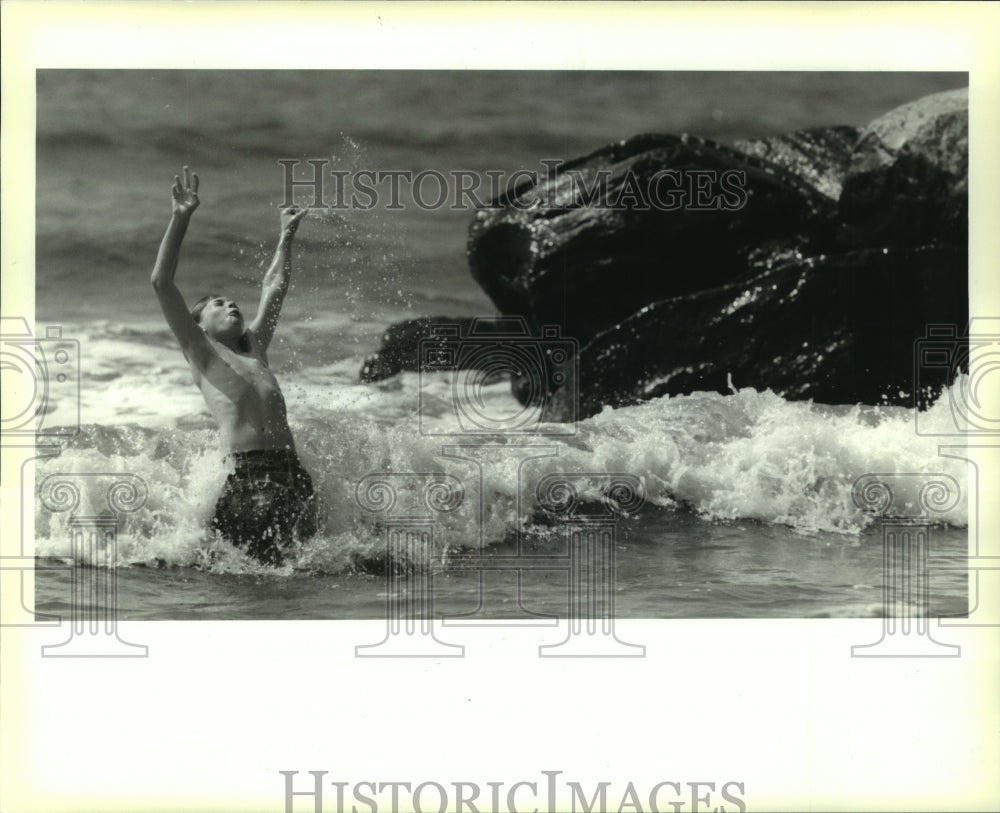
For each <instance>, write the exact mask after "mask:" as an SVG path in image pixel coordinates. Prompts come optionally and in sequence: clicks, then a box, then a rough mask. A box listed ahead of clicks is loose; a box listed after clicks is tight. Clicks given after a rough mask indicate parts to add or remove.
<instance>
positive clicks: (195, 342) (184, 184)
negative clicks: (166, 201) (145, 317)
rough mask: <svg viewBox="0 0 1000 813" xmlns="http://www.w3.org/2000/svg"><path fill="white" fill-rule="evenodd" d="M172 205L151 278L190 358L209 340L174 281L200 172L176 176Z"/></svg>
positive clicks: (185, 352)
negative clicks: (192, 315) (192, 316)
mask: <svg viewBox="0 0 1000 813" xmlns="http://www.w3.org/2000/svg"><path fill="white" fill-rule="evenodd" d="M170 191H171V195H172V197H173V206H172V211H171V214H170V224H169V225H168V226H167V232H166V234H164V235H163V241H162V242H161V243H160V251H159V253H158V254H157V255H156V264H155V265H154V266H153V274H152V276H151V277H150V282H151V283H152V285H153V290H154V291H156V298H157V299H158V300H159V302H160V308H161V309H162V310H163V315H164V316H165V317H166V319H167V324H168V325H169V326H170V329H171V330H172V331H173V334H174V336H176V337H177V341H178V342H179V343H180V345H181V350H183V351H184V355H185V356H188V357H189V358H191V357H192V355H199V353H198V351H199V350H201V349H205V350H207V349H208V341H207V339H206V338H205V334H204V332H203V331H202V330H201V328H199V327H198V325H197V324H196V323H195V321H194V319H192V318H191V314H190V313H189V312H188V308H187V304H186V303H185V302H184V297H183V296H181V292H180V291H179V290H178V289H177V286H176V285H175V284H174V274H175V273H176V272H177V260H178V258H179V257H180V251H181V243H182V242H183V241H184V234H185V232H186V231H187V227H188V223H189V222H190V220H191V215H192V214H193V213H194V210H195V209H197V208H198V204H199V203H200V201H199V200H198V176H197V174H194V175H192V174H191V172H190V171H189V170H188V168H187V167H184V179H183V181H182V180H181V177H180V176H179V175H175V176H174V185H173V188H172V189H171V190H170Z"/></svg>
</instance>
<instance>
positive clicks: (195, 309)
mask: <svg viewBox="0 0 1000 813" xmlns="http://www.w3.org/2000/svg"><path fill="white" fill-rule="evenodd" d="M217 296H219V294H209V295H208V296H203V297H202V298H201V299H199V300H198V301H197V302H195V303H194V305H192V306H191V318H192V319H194V321H195V323H197V324H199V325H200V324H201V312H202V311H203V310H205V306H206V305H207V304H208V303H209V302H210V301H211V300H213V299H215V298H216V297H217Z"/></svg>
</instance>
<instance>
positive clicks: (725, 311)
mask: <svg viewBox="0 0 1000 813" xmlns="http://www.w3.org/2000/svg"><path fill="white" fill-rule="evenodd" d="M965 264H966V255H965V252H964V251H963V250H962V249H957V248H954V247H950V246H924V247H920V248H913V249H889V250H883V249H865V250H861V251H855V252H848V253H842V254H834V255H822V256H818V257H810V258H804V259H801V260H796V261H788V262H785V263H784V264H781V265H779V266H777V267H775V268H773V269H772V270H770V271H765V272H764V273H762V274H760V275H759V276H758V277H756V278H754V279H753V280H751V281H750V282H748V283H746V284H743V285H729V286H724V287H721V288H715V289H712V290H709V291H702V292H698V293H696V294H691V295H689V296H685V297H676V298H674V299H670V300H665V301H661V302H658V303H655V304H652V305H650V306H648V307H646V308H643V309H642V310H641V311H640V312H638V313H636V314H634V315H633V316H631V317H630V318H628V319H626V320H624V321H623V322H622V323H621V324H620V325H617V326H613V327H611V328H609V329H607V330H605V331H604V332H602V333H600V334H599V335H598V336H596V337H595V338H594V339H593V340H592V341H591V342H590V343H589V344H588V345H587V346H586V347H584V348H583V349H582V350H581V351H580V354H579V357H578V359H577V361H578V365H579V385H578V389H579V412H577V407H576V405H575V404H574V400H575V397H576V395H575V392H574V388H573V387H572V386H569V387H564V388H562V389H560V390H558V391H557V392H555V393H554V395H553V399H552V401H551V404H550V406H551V411H550V413H549V415H548V416H547V417H548V418H549V419H550V420H569V419H571V418H573V417H574V416H575V415H578V416H579V417H586V416H587V415H591V414H594V413H595V412H599V411H600V409H601V408H602V407H603V406H604V405H606V404H609V405H611V406H621V405H625V404H633V403H637V402H639V401H643V400H647V399H649V398H654V397H657V396H661V395H679V394H687V393H690V392H694V391H717V392H723V393H724V392H727V391H729V376H731V378H732V385H733V386H735V387H737V388H740V387H753V388H755V389H757V390H764V389H771V390H773V391H775V392H777V393H779V394H780V395H782V396H784V397H786V398H789V399H793V400H799V399H814V400H816V401H819V402H822V403H829V404H842V403H859V402H860V403H868V404H877V403H892V404H904V405H912V404H913V397H914V392H915V389H916V388H915V387H914V345H915V341H916V340H917V339H919V338H920V337H921V336H924V335H925V334H926V327H927V325H928V324H931V323H941V322H947V323H954V324H956V325H957V326H959V330H961V326H963V325H964V324H965V323H966V320H967V319H968V301H967V296H966V291H965V289H964V288H963V286H961V285H956V284H955V273H956V269H960V268H962V267H964V266H965ZM570 370H571V368H570V367H567V372H569V371H570ZM944 372H945V371H943V370H940V369H928V370H924V371H922V372H921V373H920V376H921V380H920V383H921V385H923V386H927V385H930V388H931V394H932V393H933V392H934V391H936V390H939V389H940V387H941V385H942V384H943V383H945V382H944V379H943V378H942V375H943V374H944Z"/></svg>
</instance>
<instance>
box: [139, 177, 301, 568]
mask: <svg viewBox="0 0 1000 813" xmlns="http://www.w3.org/2000/svg"><path fill="white" fill-rule="evenodd" d="M171 192H172V196H173V211H172V214H171V217H170V225H169V226H167V233H166V234H165V235H164V237H163V242H162V243H161V244H160V251H159V253H158V254H157V257H156V265H155V266H154V268H153V275H152V278H151V280H150V281H151V282H152V284H153V290H155V291H156V297H157V299H159V301H160V307H161V308H162V310H163V315H164V316H165V317H166V319H167V324H168V325H169V326H170V329H171V330H172V331H173V334H174V336H176V337H177V341H178V342H179V343H180V346H181V351H182V352H183V353H184V357H185V358H186V359H187V362H188V364H189V365H190V367H191V373H192V374H193V376H194V381H195V384H197V385H198V389H200V390H201V394H202V395H203V396H204V398H205V403H206V404H207V405H208V408H209V411H210V412H211V413H212V415H213V416H214V417H215V420H216V421H217V422H218V424H219V430H220V432H221V434H222V448H223V450H224V452H225V453H226V459H227V460H231V461H232V462H233V463H234V465H235V471H234V472H233V473H232V474H230V475H229V478H228V479H227V480H226V485H225V487H224V489H223V492H222V496H221V497H220V498H219V502H218V504H217V505H216V509H215V516H214V518H213V519H212V528H213V529H214V530H216V531H218V532H220V533H222V534H223V535H224V536H225V537H226V538H228V539H229V540H230V541H231V542H232V543H233V544H235V545H239V546H243V547H246V549H247V551H248V552H249V553H250V554H251V555H252V556H255V557H256V558H257V559H259V560H260V561H262V562H265V563H269V564H280V563H281V561H282V548H283V547H285V546H286V545H287V544H288V543H289V542H290V541H291V539H292V536H293V533H294V534H295V535H297V536H298V537H300V538H301V537H307V536H311V535H312V534H313V533H314V532H315V529H316V500H315V496H314V495H313V488H312V480H311V479H310V477H309V475H308V473H307V472H306V470H305V469H304V468H302V464H301V463H300V462H299V459H298V457H297V456H296V454H295V441H294V440H293V438H292V432H291V429H289V427H288V418H287V416H286V414H285V399H284V397H283V396H282V394H281V389H280V387H278V382H277V380H276V379H275V377H274V374H273V373H272V372H271V370H270V368H269V367H268V362H267V348H268V345H269V344H270V343H271V338H272V337H273V336H274V329H275V327H276V326H277V323H278V314H279V313H280V312H281V305H282V302H283V301H284V298H285V292H286V291H287V290H288V282H289V278H290V276H291V270H292V239H293V238H294V236H295V232H296V230H297V229H298V227H299V223H300V222H301V220H302V218H303V217H304V216H305V214H306V212H307V211H308V210H307V209H297V208H295V207H292V208H289V209H285V210H283V211H282V212H281V236H280V238H279V240H278V248H277V250H276V251H275V254H274V260H273V261H272V263H271V267H270V268H269V269H268V270H267V273H266V274H265V275H264V282H263V287H262V290H261V297H260V304H259V305H258V307H257V315H256V316H255V317H254V318H253V320H252V321H251V322H250V324H249V326H244V324H243V314H242V313H240V310H239V308H238V307H237V306H236V303H235V302H234V301H233V300H232V299H229V298H228V297H225V296H219V295H215V294H211V295H209V296H206V297H203V298H202V299H199V300H198V302H196V303H195V305H194V307H193V308H192V309H191V310H190V311H188V308H187V305H186V304H185V302H184V297H183V296H181V292H180V291H179V290H178V289H177V286H176V285H175V284H174V274H175V272H176V271H177V259H178V255H179V254H180V248H181V242H182V241H183V240H184V233H185V232H186V231H187V227H188V223H189V222H190V220H191V215H192V214H193V213H194V210H195V209H197V208H198V204H199V200H198V176H197V175H193V174H191V173H190V172H189V170H188V168H187V167H184V177H183V181H182V180H181V177H180V176H178V175H175V176H174V186H173V189H172V190H171Z"/></svg>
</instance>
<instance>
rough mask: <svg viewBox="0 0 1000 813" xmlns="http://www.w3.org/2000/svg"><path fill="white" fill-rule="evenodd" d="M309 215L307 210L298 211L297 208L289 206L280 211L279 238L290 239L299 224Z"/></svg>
mask: <svg viewBox="0 0 1000 813" xmlns="http://www.w3.org/2000/svg"><path fill="white" fill-rule="evenodd" d="M307 214H309V210H308V209H300V208H299V207H298V206H289V207H288V208H287V209H282V210H281V236H282V237H292V236H294V235H295V232H296V231H297V230H298V228H299V223H301V222H302V218H304V217H305V216H306V215H307Z"/></svg>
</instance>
